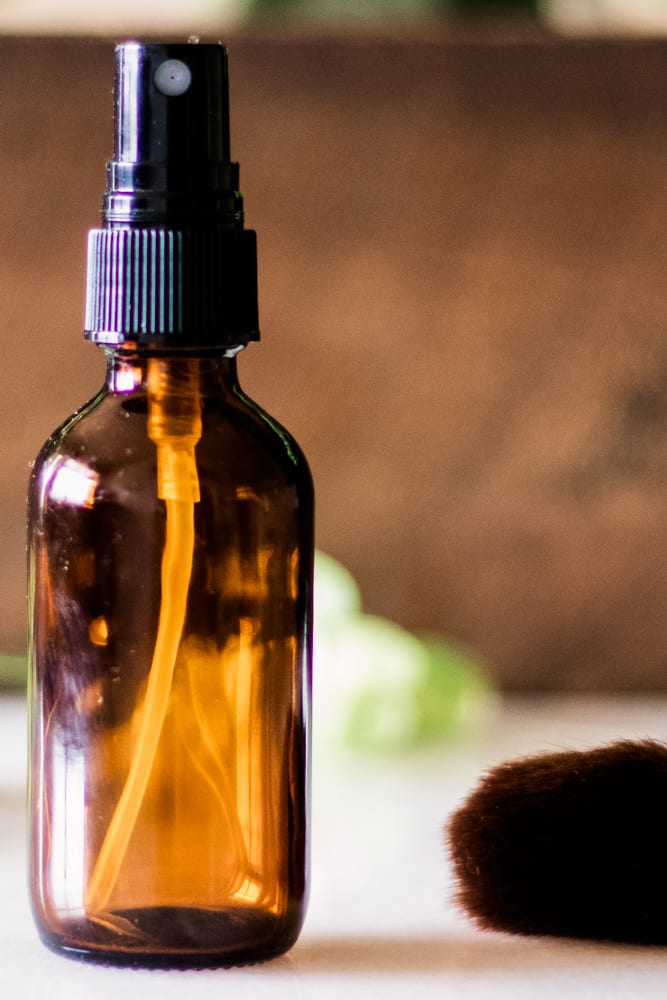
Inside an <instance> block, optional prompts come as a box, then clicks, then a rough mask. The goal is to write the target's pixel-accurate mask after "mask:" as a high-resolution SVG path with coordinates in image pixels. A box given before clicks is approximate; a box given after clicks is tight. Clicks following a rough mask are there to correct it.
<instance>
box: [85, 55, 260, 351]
mask: <svg viewBox="0 0 667 1000" xmlns="http://www.w3.org/2000/svg"><path fill="white" fill-rule="evenodd" d="M114 131H115V141H114V158H113V160H112V161H111V162H110V163H109V164H108V165H107V189H106V193H105V196H104V203H103V209H102V221H103V228H102V229H98V230H93V231H92V232H91V234H90V238H89V245H88V294H87V302H86V336H87V337H88V339H90V340H94V341H96V342H98V343H108V344H119V343H124V342H132V343H137V344H138V345H139V346H142V345H144V346H151V347H157V348H160V347H170V346H173V347H193V348H208V347H229V346H238V345H244V344H246V343H247V342H248V341H249V340H257V339H259V332H258V320H257V264H256V242H255V234H254V232H252V230H245V229H243V199H242V197H241V195H240V193H239V191H238V186H239V169H238V164H236V163H232V162H231V159H230V148H229V146H230V144H229V96H228V81H227V52H226V49H225V48H224V47H223V46H222V45H199V44H187V45H177V44H165V45H160V44H150V45H148V44H146V45H145V44H142V43H139V42H127V43H125V44H123V45H119V46H118V47H117V49H116V89H115V130H114Z"/></svg>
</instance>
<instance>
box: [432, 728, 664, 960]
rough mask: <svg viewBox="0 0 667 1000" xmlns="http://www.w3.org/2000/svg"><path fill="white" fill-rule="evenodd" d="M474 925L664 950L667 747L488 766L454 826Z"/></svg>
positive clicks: (637, 746)
mask: <svg viewBox="0 0 667 1000" xmlns="http://www.w3.org/2000/svg"><path fill="white" fill-rule="evenodd" d="M447 840H448V847H449V852H450V855H451V859H452V862H453V867H454V873H455V878H456V882H457V885H458V893H457V899H458V902H459V904H460V906H461V907H462V908H463V910H464V911H465V912H466V913H467V914H468V915H469V916H470V917H471V918H472V920H473V921H474V922H475V923H476V924H477V925H478V926H480V927H483V928H487V929H493V930H499V931H508V932H511V933H515V934H540V935H556V936H559V937H571V938H587V939H596V940H606V941H622V942H628V943H636V944H667V746H666V745H664V744H662V743H658V742H655V741H652V740H645V741H637V742H633V741H620V742H616V743H611V744H609V745H608V746H603V747H599V748H596V749H592V750H583V751H576V750H570V751H564V752H559V753H552V754H541V755H536V756H533V757H526V758H522V759H518V760H515V761H509V762H506V763H504V764H500V765H499V766H497V767H495V768H493V769H492V770H491V771H489V772H488V773H487V774H486V775H485V776H484V777H483V778H482V780H481V782H480V784H479V785H478V787H477V788H476V789H474V790H473V792H472V793H471V794H470V796H469V797H468V799H467V800H466V801H465V802H464V803H463V805H462V806H461V807H460V808H459V809H458V811H457V812H456V813H455V814H454V816H453V817H452V819H451V821H450V823H449V824H448V828H447Z"/></svg>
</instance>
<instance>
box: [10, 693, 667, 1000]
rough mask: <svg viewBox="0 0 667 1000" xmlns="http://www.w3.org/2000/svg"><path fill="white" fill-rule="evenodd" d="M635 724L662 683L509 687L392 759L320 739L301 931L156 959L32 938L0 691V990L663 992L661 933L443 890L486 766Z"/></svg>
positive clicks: (99, 997) (17, 776)
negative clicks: (636, 943) (570, 691)
mask: <svg viewBox="0 0 667 1000" xmlns="http://www.w3.org/2000/svg"><path fill="white" fill-rule="evenodd" d="M645 736H653V737H657V738H662V739H667V698H644V699H640V698H635V699H633V698H627V697H619V698H607V699H590V698H589V699H582V698H567V697H561V698H548V699H532V700H528V699H511V700H508V701H507V702H506V704H505V705H504V706H503V707H502V708H501V709H499V711H498V714H497V715H496V716H494V717H493V718H492V719H490V720H489V722H488V724H487V725H486V726H485V727H484V731H483V732H481V733H478V734H476V736H475V737H470V738H468V739H467V740H466V741H465V742H461V743H457V744H450V745H445V746H441V747H439V748H438V749H437V750H430V751H429V752H428V753H420V754H413V755H409V756H405V757H400V758H395V759H392V758H387V757H382V758H367V757H366V758H364V757H361V758H360V757H346V756H344V755H342V754H340V755H337V754H334V753H333V752H332V751H324V750H322V749H321V748H320V749H318V750H317V752H316V754H315V761H314V774H313V806H314V817H313V819H314V823H313V884H312V895H311V904H310V909H309V915H308V919H307V922H306V926H305V928H304V931H303V934H302V936H301V939H300V940H299V942H298V943H297V945H296V946H295V947H294V949H293V950H292V951H291V952H290V954H289V955H287V956H285V957H283V958H280V959H277V960H275V961H273V962H270V963H267V964H265V965H261V966H255V967H252V968H247V969H236V970H214V971H201V972H165V971H155V972H153V971H137V970H130V969H112V968H106V967H101V966H94V965H88V964H83V963H78V962H75V961H72V960H69V959H65V958H61V957H59V956H57V955H53V954H51V953H50V952H49V951H47V950H46V949H45V948H44V947H43V945H42V944H41V943H40V942H39V941H38V939H37V936H36V933H35V931H34V928H33V924H32V918H31V916H30V912H29V908H28V903H27V899H26V892H25V875H24V872H25V858H24V855H25V847H24V759H25V713H24V707H23V702H22V700H21V699H19V698H16V697H14V698H12V697H5V698H0V890H1V894H0V997H1V998H2V1000H14V998H24V997H25V998H29V1000H34V998H36V997H40V996H48V997H49V1000H79V998H80V1000H90V998H91V997H93V998H94V1000H106V998H109V1000H111V998H113V1000H118V997H119V996H122V998H123V1000H134V998H141V1000H151V997H152V996H155V997H160V1000H170V998H171V997H179V998H182V997H187V998H188V1000H197V998H199V997H218V996H233V997H234V1000H242V998H244V997H252V998H261V997H264V996H266V997H271V1000H280V998H281V997H290V998H292V1000H299V998H311V997H312V998H313V1000H328V998H329V997H332V998H333V997H336V998H337V1000H339V998H341V997H343V998H344V1000H350V998H356V997H362V996H363V997H364V998H366V997H368V996H369V995H371V996H372V995H373V994H374V995H376V996H377V997H379V998H381V1000H384V998H394V997H396V998H399V997H400V998H401V1000H405V998H406V997H407V998H410V1000H412V998H428V997H438V998H439V1000H445V998H450V997H451V998H452V1000H476V998H482V997H484V998H486V997H493V998H494V1000H495V998H499V1000H502V998H507V1000H510V998H511V1000H521V998H523V997H525V998H530V1000H535V998H540V1000H550V998H554V1000H555V998H558V1000H563V998H564V997H567V998H568V1000H576V998H579V997H581V998H593V997H595V998H604V1000H608V998H614V997H619V998H623V1000H631V998H634V997H637V998H642V1000H647V998H650V997H661V998H663V997H664V996H665V994H666V992H667V948H665V949H660V948H656V949H649V948H637V947H622V946H616V945H599V944H590V943H584V942H571V941H560V940H549V939H532V938H513V937H507V936H505V935H501V934H491V933H482V932H478V931H476V930H474V929H473V928H471V927H470V926H469V925H468V924H467V922H466V921H465V919H464V918H462V917H461V916H460V915H459V914H458V913H457V912H456V911H455V909H454V908H453V906H452V905H451V902H450V898H449V897H450V874H449V870H448V867H447V862H446V858H445V854H444V851H443V848H442V829H443V825H444V823H445V821H446V819H447V817H448V815H449V814H450V813H451V812H452V810H453V809H454V808H455V806H456V805H457V804H458V802H459V801H460V800H461V798H462V797H463V795H464V794H465V793H466V792H467V791H468V790H469V788H470V787H472V785H473V784H474V783H475V782H476V780H477V777H478V775H479V773H480V771H481V770H482V769H484V768H485V767H488V766H489V765H491V764H493V763H496V762H497V761H499V760H502V759H506V758H510V757H514V756H517V755H521V754H524V753H532V752H537V751H543V750H554V749H560V748H563V747H584V746H588V745H592V744H596V743H599V742H603V741H605V740H610V739H615V738H618V737H628V738H638V737H645ZM666 850H667V844H666ZM666 919H667V909H666Z"/></svg>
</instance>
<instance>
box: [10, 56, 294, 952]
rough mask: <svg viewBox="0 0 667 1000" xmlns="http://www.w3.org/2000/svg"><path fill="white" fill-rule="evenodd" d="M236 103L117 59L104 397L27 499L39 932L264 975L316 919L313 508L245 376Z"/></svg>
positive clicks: (168, 72)
mask: <svg viewBox="0 0 667 1000" xmlns="http://www.w3.org/2000/svg"><path fill="white" fill-rule="evenodd" d="M227 95H228V88H227V62H226V52H225V49H224V48H223V47H222V46H220V45H198V44H189V45H171V44H170V45H152V44H151V45H144V44H139V43H134V42H132V43H127V44H124V45H121V46H119V47H118V49H117V73H116V92H115V151H114V158H113V160H112V162H110V163H109V164H108V169H107V189H106V194H105V198H104V204H103V213H102V227H101V228H100V229H97V230H93V231H92V232H91V234H90V238H89V247H88V278H87V297H86V320H85V330H86V337H87V339H89V340H90V341H92V342H93V343H96V344H98V345H100V346H101V347H102V348H103V350H104V351H105V353H106V356H107V375H106V383H105V385H104V387H103V388H102V389H101V391H100V392H99V393H98V394H97V395H96V396H95V397H94V398H93V399H92V400H91V401H90V402H89V403H87V404H86V405H85V406H83V407H82V409H80V410H79V411H78V412H77V413H75V414H74V415H73V416H72V417H70V418H69V419H68V420H67V421H65V423H64V424H63V425H62V426H61V427H60V428H59V429H58V430H57V431H56V432H55V433H54V434H53V435H52V436H51V438H50V439H49V440H48V441H47V443H46V444H45V446H44V447H43V449H42V451H41V453H40V455H39V457H38V459H37V461H36V463H35V465H34V468H33V472H32V477H31V482H30V491H29V617H30V693H29V696H30V715H31V722H30V730H31V762H30V882H31V896H32V906H33V912H34V915H35V920H36V923H37V927H38V930H39V933H40V936H41V937H42V940H43V941H44V942H45V943H46V944H47V945H48V946H49V947H51V948H52V949H54V950H56V951H59V952H62V953H66V954H70V955H72V956H75V957H80V958H87V959H91V960H99V961H104V962H112V963H118V964H131V965H142V966H167V967H168V966H185V967H187V966H191V967H198V966H214V965H233V964H240V963H247V962H253V961H259V960H263V959H267V958H270V957H272V956H274V955H278V954H281V953H282V952H284V951H286V950H287V949H288V948H289V947H290V946H291V945H292V944H293V943H294V941H295V940H296V938H297V936H298V933H299V931H300V928H301V925H302V921H303V916H304V909H305V905H306V898H307V883H308V871H307V867H308V784H309V717H310V647H311V617H312V616H311V605H312V560H313V493H312V483H311V478H310V473H309V470H308V466H307V464H306V461H305V459H304V457H303V455H302V453H301V451H300V449H299V447H298V445H297V444H296V442H295V441H294V439H293V438H292V437H291V436H290V435H289V434H288V433H287V432H286V431H285V430H284V429H283V428H282V427H281V426H280V425H279V424H278V423H277V422H276V421H275V420H273V419H272V418H271V417H270V416H269V415H268V414H267V413H265V412H264V411H263V410H262V409H260V408H259V407H258V406H257V405H256V404H255V403H254V402H252V401H251V400H250V399H249V398H248V397H247V396H246V395H245V393H244V392H243V391H242V389H241V388H240V385H239V382H238V379H237V371H236V365H237V361H236V356H237V354H238V353H239V351H240V350H241V349H242V348H244V347H245V346H246V345H247V344H248V343H249V342H250V341H254V340H257V339H258V338H259V333H258V319H257V278H256V273H257V271H256V241H255V233H254V232H252V231H251V230H248V229H244V228H243V203H242V199H241V196H240V194H239V193H238V165H237V164H235V163H233V162H232V161H231V159H230V152H229V108H228V96H227Z"/></svg>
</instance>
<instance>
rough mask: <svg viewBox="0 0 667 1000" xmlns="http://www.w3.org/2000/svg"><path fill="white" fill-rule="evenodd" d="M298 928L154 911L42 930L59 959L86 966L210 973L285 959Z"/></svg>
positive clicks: (275, 921) (242, 913)
mask: <svg viewBox="0 0 667 1000" xmlns="http://www.w3.org/2000/svg"><path fill="white" fill-rule="evenodd" d="M298 931H299V928H298V926H296V927H295V922H293V921H286V920H285V917H284V916H283V917H277V916H275V915H274V914H269V913H266V912H261V911H260V912H256V911H252V912H250V911H249V910H248V909H246V908H244V907H239V908H238V909H235V910H229V909H227V910H224V911H217V910H204V909H197V908H188V907H173V906H163V907H151V908H146V909H138V910H125V911H120V912H114V913H110V914H108V915H107V916H106V917H105V919H104V921H99V922H98V921H92V920H87V919H81V920H72V921H69V922H68V923H66V924H65V923H64V924H63V926H62V931H61V932H60V933H54V932H51V931H48V930H45V929H44V928H40V937H41V939H42V941H43V943H44V944H45V945H46V947H47V948H49V949H50V950H51V951H53V952H55V953H56V954H59V955H63V956H65V957H67V958H72V959H77V960H79V961H83V962H91V963H94V964H101V965H117V966H126V967H132V968H144V969H170V968H171V969H211V968H232V967H235V966H240V965H255V964H258V963H260V962H266V961H269V960H270V959H273V958H277V957H278V956H280V955H283V954H285V952H286V951H289V949H290V948H291V947H292V945H293V944H294V943H295V941H296V939H297V937H298Z"/></svg>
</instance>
